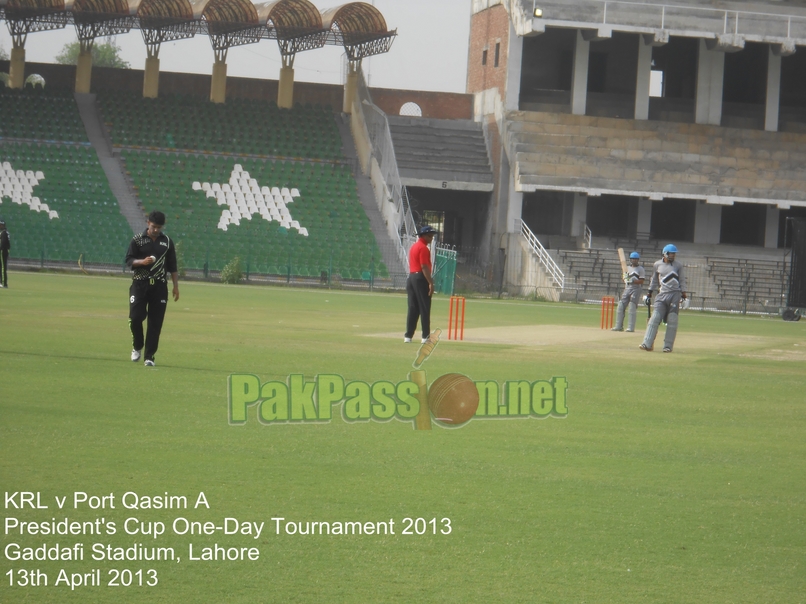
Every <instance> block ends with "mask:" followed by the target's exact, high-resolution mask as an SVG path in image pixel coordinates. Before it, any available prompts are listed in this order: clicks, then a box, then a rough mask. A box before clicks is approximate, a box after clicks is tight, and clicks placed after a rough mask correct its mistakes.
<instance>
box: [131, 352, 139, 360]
mask: <svg viewBox="0 0 806 604" xmlns="http://www.w3.org/2000/svg"><path fill="white" fill-rule="evenodd" d="M139 360H140V351H139V350H132V361H139Z"/></svg>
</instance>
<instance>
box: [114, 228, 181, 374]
mask: <svg viewBox="0 0 806 604" xmlns="http://www.w3.org/2000/svg"><path fill="white" fill-rule="evenodd" d="M163 226H165V214H163V213H162V212H151V214H149V215H148V228H147V229H146V230H145V231H143V232H142V233H140V234H138V235H135V236H134V237H132V240H131V243H129V249H128V251H127V252H126V266H128V267H129V268H130V269H131V270H132V271H133V275H132V286H131V288H129V326H130V327H131V330H132V357H131V358H132V361H139V360H140V356H141V351H143V345H144V344H145V351H143V352H144V356H145V365H146V367H153V366H154V355H155V354H156V353H157V347H158V346H159V343H160V331H162V321H163V319H164V318H165V309H166V308H167V306H168V280H167V277H166V274H170V275H171V281H172V282H173V298H174V302H176V301H178V300H179V275H178V273H177V272H176V248H175V247H174V243H173V241H171V239H170V238H169V237H168V236H167V235H166V234H165V233H163V232H162V227H163ZM146 317H148V327H147V330H146V336H145V342H144V341H143V321H144V320H145V319H146Z"/></svg>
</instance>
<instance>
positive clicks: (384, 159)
mask: <svg viewBox="0 0 806 604" xmlns="http://www.w3.org/2000/svg"><path fill="white" fill-rule="evenodd" d="M358 100H359V103H358V104H359V105H360V110H361V111H362V113H363V116H364V123H365V124H366V126H367V131H368V133H369V140H370V146H371V147H372V156H373V157H374V158H375V160H376V161H377V162H378V166H379V167H380V170H381V176H382V178H383V181H384V183H385V184H386V188H387V189H388V190H389V194H390V195H391V197H392V200H391V202H392V203H393V204H394V207H395V213H396V215H397V216H398V217H399V220H400V222H399V223H398V224H396V225H394V227H395V233H396V234H397V237H396V238H395V242H396V244H397V254H398V256H399V257H400V262H401V263H402V264H403V266H404V267H405V268H406V270H407V271H408V260H407V251H408V249H409V247H410V246H411V244H412V243H413V242H414V240H415V239H416V235H417V228H416V226H415V224H414V218H413V217H412V215H411V208H410V206H409V201H408V194H407V193H406V188H405V187H404V186H403V184H402V183H401V182H400V173H399V172H398V169H397V159H396V157H395V148H394V146H393V144H392V134H391V132H390V130H389V120H387V119H386V114H385V113H384V112H383V111H381V110H380V109H379V108H378V107H376V106H375V104H374V103H373V102H372V97H371V96H370V93H369V90H368V89H367V85H366V82H365V81H364V76H363V73H362V74H361V77H360V78H358ZM385 215H386V214H385V213H384V216H385Z"/></svg>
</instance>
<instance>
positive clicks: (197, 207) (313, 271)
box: [123, 150, 388, 281]
mask: <svg viewBox="0 0 806 604" xmlns="http://www.w3.org/2000/svg"><path fill="white" fill-rule="evenodd" d="M123 158H124V160H125V163H126V167H127V173H128V175H129V177H130V178H131V180H132V183H133V186H134V187H135V189H136V191H137V193H138V195H139V197H140V199H141V200H142V202H143V206H144V207H145V208H146V210H151V209H157V208H159V209H161V210H163V211H164V212H165V213H166V215H167V216H168V221H169V222H168V227H167V228H166V231H167V232H168V234H169V235H170V236H172V237H173V238H174V239H175V240H176V241H179V242H181V244H182V255H183V261H184V264H185V266H186V267H187V268H192V269H205V267H206V269H207V270H211V271H217V270H221V269H222V268H223V267H224V265H226V264H227V263H229V262H230V261H231V260H233V259H234V258H235V257H236V256H237V257H239V258H240V259H241V261H242V262H243V263H244V267H245V268H246V267H247V265H248V270H249V271H250V272H254V273H266V274H271V275H281V276H288V277H291V276H295V277H312V278H317V279H319V278H321V276H322V274H323V273H325V274H326V275H327V276H333V277H336V278H340V279H343V280H348V279H349V280H365V281H367V280H374V279H376V278H378V279H385V278H387V277H388V270H387V268H386V266H385V265H384V263H383V262H382V261H381V253H380V250H379V249H378V245H377V243H376V241H375V238H374V236H373V235H372V232H371V230H370V227H369V220H368V219H367V216H366V214H365V213H364V211H363V209H362V208H361V205H360V203H359V201H358V198H357V194H356V184H355V180H354V179H353V177H352V173H351V171H350V168H349V166H345V165H338V164H329V163H317V162H296V161H285V162H283V161H272V160H264V159H258V158H248V157H246V158H244V157H233V156H221V155H219V156H211V155H205V154H185V153H166V152H153V151H137V150H126V151H124V152H123Z"/></svg>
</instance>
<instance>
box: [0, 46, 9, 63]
mask: <svg viewBox="0 0 806 604" xmlns="http://www.w3.org/2000/svg"><path fill="white" fill-rule="evenodd" d="M0 61H8V52H6V49H5V48H3V46H2V45H0Z"/></svg>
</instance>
